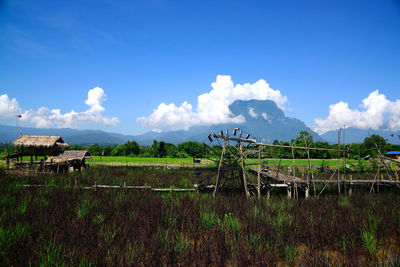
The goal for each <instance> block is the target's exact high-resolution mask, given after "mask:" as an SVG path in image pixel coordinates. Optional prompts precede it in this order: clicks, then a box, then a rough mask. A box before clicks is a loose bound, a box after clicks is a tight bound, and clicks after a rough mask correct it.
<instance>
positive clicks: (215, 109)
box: [136, 75, 287, 130]
mask: <svg viewBox="0 0 400 267" xmlns="http://www.w3.org/2000/svg"><path fill="white" fill-rule="evenodd" d="M211 87H212V90H211V91H210V92H208V93H205V94H202V95H200V96H198V98H197V107H196V109H195V110H194V109H193V107H192V105H191V104H189V103H187V102H186V101H185V102H183V103H182V104H181V105H180V106H176V105H175V104H174V103H170V104H165V103H161V104H160V105H159V106H158V107H157V108H156V109H155V110H154V111H153V113H152V114H150V116H148V117H140V118H137V120H136V121H137V122H138V123H140V124H141V125H142V126H143V127H147V128H153V129H162V130H176V129H181V128H184V129H187V128H189V127H190V126H193V125H212V124H219V123H243V122H245V119H244V117H243V116H241V115H239V116H234V115H233V114H232V113H231V112H230V110H229V105H230V104H232V103H233V102H234V101H235V100H249V99H259V100H266V99H269V100H273V101H275V103H276V104H277V105H278V106H279V107H280V108H281V109H284V106H283V105H284V104H285V103H286V102H287V98H286V96H283V95H282V94H281V92H280V91H279V90H274V89H272V88H270V87H269V84H268V83H267V82H266V81H265V80H263V79H260V80H259V81H257V82H255V83H253V84H250V83H245V84H236V85H235V84H234V83H233V81H232V79H231V76H229V75H218V76H217V79H216V81H215V82H213V83H212V84H211ZM253 112H254V110H253Z"/></svg>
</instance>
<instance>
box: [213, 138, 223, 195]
mask: <svg viewBox="0 0 400 267" xmlns="http://www.w3.org/2000/svg"><path fill="white" fill-rule="evenodd" d="M225 149H226V139H224V145H223V147H222V152H221V158H220V160H219V164H218V174H217V182H216V183H215V188H214V193H213V197H215V196H216V195H217V193H218V188H219V184H220V182H221V167H222V160H223V158H224V154H225Z"/></svg>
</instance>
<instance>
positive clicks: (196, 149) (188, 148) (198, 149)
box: [177, 141, 205, 157]
mask: <svg viewBox="0 0 400 267" xmlns="http://www.w3.org/2000/svg"><path fill="white" fill-rule="evenodd" d="M177 148H178V150H179V151H182V152H185V153H186V154H188V155H189V156H191V157H204V155H205V150H204V148H203V147H202V145H201V144H200V143H197V142H193V141H188V142H183V143H181V144H179V145H178V146H177Z"/></svg>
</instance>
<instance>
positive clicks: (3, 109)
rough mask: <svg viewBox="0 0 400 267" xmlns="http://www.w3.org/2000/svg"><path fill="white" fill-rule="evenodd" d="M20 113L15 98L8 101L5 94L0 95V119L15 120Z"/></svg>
mask: <svg viewBox="0 0 400 267" xmlns="http://www.w3.org/2000/svg"><path fill="white" fill-rule="evenodd" d="M20 113H21V108H20V107H19V105H18V101H17V100H16V99H15V98H12V99H10V98H9V97H8V95H7V94H3V95H0V119H3V120H7V119H11V118H15V117H16V116H17V115H18V114H20Z"/></svg>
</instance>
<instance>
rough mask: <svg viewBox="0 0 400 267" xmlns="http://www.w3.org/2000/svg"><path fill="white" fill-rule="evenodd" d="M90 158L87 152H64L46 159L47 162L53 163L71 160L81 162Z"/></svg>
mask: <svg viewBox="0 0 400 267" xmlns="http://www.w3.org/2000/svg"><path fill="white" fill-rule="evenodd" d="M90 158H92V156H90V153H89V152H88V151H87V150H66V151H64V152H63V153H61V154H59V155H57V156H52V157H50V158H48V159H47V161H53V162H62V161H73V160H78V161H83V160H84V159H90Z"/></svg>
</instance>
